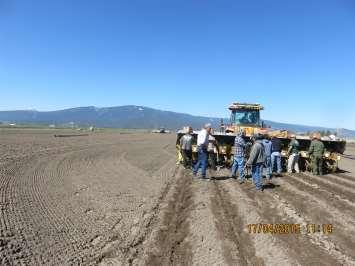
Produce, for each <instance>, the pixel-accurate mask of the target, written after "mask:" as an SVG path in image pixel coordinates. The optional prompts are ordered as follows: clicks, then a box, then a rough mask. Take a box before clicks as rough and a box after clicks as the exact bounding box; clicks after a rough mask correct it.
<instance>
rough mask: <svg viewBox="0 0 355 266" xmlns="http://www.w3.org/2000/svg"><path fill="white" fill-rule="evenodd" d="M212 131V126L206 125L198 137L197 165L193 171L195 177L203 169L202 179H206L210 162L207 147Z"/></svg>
mask: <svg viewBox="0 0 355 266" xmlns="http://www.w3.org/2000/svg"><path fill="white" fill-rule="evenodd" d="M211 129H212V126H211V124H206V125H205V127H204V128H203V129H202V130H201V131H200V133H199V134H198V136H197V163H196V164H195V167H194V169H193V175H194V176H196V175H197V172H198V169H199V168H200V167H201V175H202V179H206V169H207V162H208V153H207V146H208V137H209V135H210V132H211Z"/></svg>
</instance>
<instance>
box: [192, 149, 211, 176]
mask: <svg viewBox="0 0 355 266" xmlns="http://www.w3.org/2000/svg"><path fill="white" fill-rule="evenodd" d="M207 163H208V153H207V150H205V149H202V148H200V147H199V148H198V150H197V163H196V164H195V167H194V172H193V173H194V175H196V174H197V172H198V169H199V168H200V167H201V174H202V177H203V178H205V177H206V169H207Z"/></svg>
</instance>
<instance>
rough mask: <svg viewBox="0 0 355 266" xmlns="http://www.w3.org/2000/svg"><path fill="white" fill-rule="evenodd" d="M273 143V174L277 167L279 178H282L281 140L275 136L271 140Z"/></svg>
mask: <svg viewBox="0 0 355 266" xmlns="http://www.w3.org/2000/svg"><path fill="white" fill-rule="evenodd" d="M271 143H272V153H271V169H272V172H274V170H275V166H277V169H276V171H277V176H281V171H282V168H281V140H280V139H279V138H277V137H276V136H273V137H272V139H271Z"/></svg>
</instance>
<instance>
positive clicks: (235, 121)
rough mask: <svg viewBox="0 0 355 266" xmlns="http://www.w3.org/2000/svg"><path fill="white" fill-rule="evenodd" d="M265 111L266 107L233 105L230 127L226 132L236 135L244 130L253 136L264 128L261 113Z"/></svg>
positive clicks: (230, 108)
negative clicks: (238, 131) (239, 130)
mask: <svg viewBox="0 0 355 266" xmlns="http://www.w3.org/2000/svg"><path fill="white" fill-rule="evenodd" d="M263 109H264V107H262V106H261V105H260V104H246V103H232V104H231V105H230V106H229V110H230V111H231V117H230V126H229V127H227V129H226V132H229V133H235V132H236V131H237V130H238V129H240V128H242V129H244V130H245V131H246V134H247V135H249V136H251V135H253V134H254V133H256V131H258V129H261V128H262V127H263V122H262V121H261V118H260V111H261V110H263Z"/></svg>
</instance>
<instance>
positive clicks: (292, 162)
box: [287, 153, 300, 173]
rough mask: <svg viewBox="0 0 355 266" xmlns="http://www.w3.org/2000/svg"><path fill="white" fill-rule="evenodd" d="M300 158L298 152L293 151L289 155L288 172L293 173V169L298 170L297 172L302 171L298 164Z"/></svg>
mask: <svg viewBox="0 0 355 266" xmlns="http://www.w3.org/2000/svg"><path fill="white" fill-rule="evenodd" d="M299 158H300V156H299V155H298V154H296V153H293V154H291V155H290V157H288V164H287V172H289V173H292V171H293V169H295V170H296V173H299V172H300V167H299V166H298V160H299Z"/></svg>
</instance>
